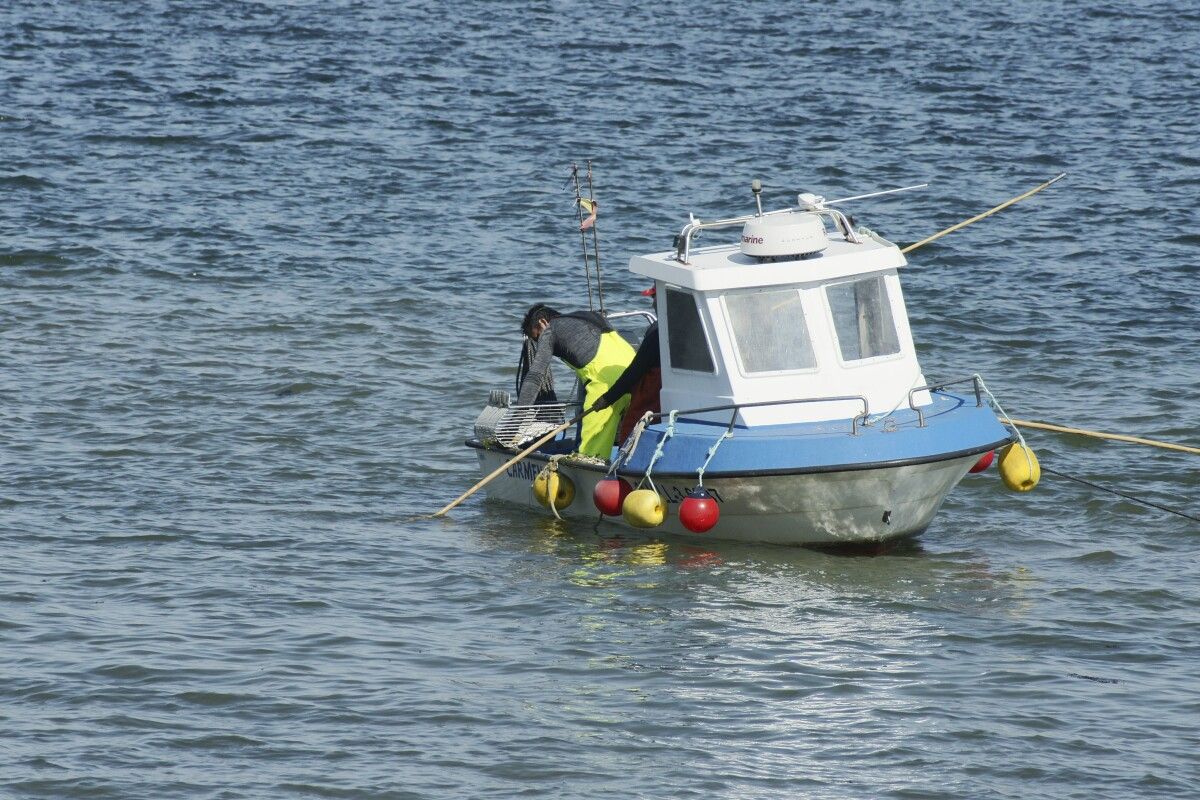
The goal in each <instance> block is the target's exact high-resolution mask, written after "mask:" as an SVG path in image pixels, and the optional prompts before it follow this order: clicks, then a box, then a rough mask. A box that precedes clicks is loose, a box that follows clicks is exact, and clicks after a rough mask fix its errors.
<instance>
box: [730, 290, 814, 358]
mask: <svg viewBox="0 0 1200 800" xmlns="http://www.w3.org/2000/svg"><path fill="white" fill-rule="evenodd" d="M725 309H726V310H727V311H728V312H729V323H730V325H731V327H732V328H733V340H734V342H735V343H736V344H737V351H738V359H739V360H740V361H741V362H742V369H744V370H745V371H746V372H747V373H754V372H785V371H791V370H800V369H813V368H814V367H816V366H817V359H816V357H815V356H813V348H812V340H811V339H810V338H809V336H808V326H807V325H806V324H805V322H804V309H803V307H802V306H801V303H800V292H799V291H797V290H796V289H782V290H772V291H766V292H739V293H736V294H727V295H725Z"/></svg>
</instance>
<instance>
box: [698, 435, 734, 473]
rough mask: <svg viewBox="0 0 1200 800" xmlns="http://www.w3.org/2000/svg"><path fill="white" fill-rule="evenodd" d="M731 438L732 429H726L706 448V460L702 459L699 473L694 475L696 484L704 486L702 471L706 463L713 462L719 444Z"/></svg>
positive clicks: (706, 467)
mask: <svg viewBox="0 0 1200 800" xmlns="http://www.w3.org/2000/svg"><path fill="white" fill-rule="evenodd" d="M731 436H733V428H732V427H730V428H726V429H725V431H724V433H722V434H721V435H720V436H718V437H717V440H716V441H715V442H713V445H712V447H710V448H708V458H706V459H704V463H703V464H701V465H700V471H699V472H697V473H696V483H698V484H699V485H701V486H703V485H704V470H706V469H708V463H709V462H710V461H712V460H713V456H715V455H716V454H717V448H718V447H720V446H721V442H723V441H725V440H726V439H728V438H730V437H731Z"/></svg>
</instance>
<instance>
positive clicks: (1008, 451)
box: [1000, 442, 1042, 492]
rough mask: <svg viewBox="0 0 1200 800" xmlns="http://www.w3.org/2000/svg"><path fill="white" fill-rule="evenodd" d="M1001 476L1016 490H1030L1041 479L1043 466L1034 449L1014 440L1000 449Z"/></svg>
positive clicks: (1006, 484) (1008, 485)
mask: <svg viewBox="0 0 1200 800" xmlns="http://www.w3.org/2000/svg"><path fill="white" fill-rule="evenodd" d="M1000 478H1001V479H1002V480H1003V481H1004V485H1005V486H1007V487H1008V488H1009V489H1011V490H1013V491H1014V492H1028V491H1030V490H1032V489H1033V487H1035V486H1037V485H1038V481H1039V480H1041V478H1042V468H1041V466H1040V465H1039V464H1038V460H1037V456H1036V455H1034V454H1033V451H1032V450H1030V449H1029V448H1028V447H1026V446H1025V445H1023V444H1020V443H1019V442H1013V443H1012V444H1010V445H1008V446H1007V447H1005V448H1004V449H1003V450H1001V451H1000Z"/></svg>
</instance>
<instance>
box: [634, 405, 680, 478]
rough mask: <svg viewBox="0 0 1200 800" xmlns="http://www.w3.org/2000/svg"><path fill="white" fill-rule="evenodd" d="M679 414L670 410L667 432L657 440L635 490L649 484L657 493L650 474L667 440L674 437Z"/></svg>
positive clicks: (660, 456) (675, 410)
mask: <svg viewBox="0 0 1200 800" xmlns="http://www.w3.org/2000/svg"><path fill="white" fill-rule="evenodd" d="M678 413H679V409H672V410H671V414H670V416H669V417H668V420H667V430H666V431H665V432H664V433H663V437H662V438H661V439H659V440H658V446H657V447H655V448H654V455H652V456H650V463H649V464H647V465H646V474H645V475H643V476H642V479H641V480H640V481H638V485H637V488H641V485H642V484H643V483H646V482H649V483H650V488H651V489H652V490H654V491H655V492H658V487H657V486H655V485H654V479H653V478H651V477H650V473H651V472H652V471H653V470H654V465H655V463H657V462H658V459H660V458H662V454H663V448H664V447H666V445H667V440H668V439H670V438H671V437H672V436H674V435H675V415H676V414H678Z"/></svg>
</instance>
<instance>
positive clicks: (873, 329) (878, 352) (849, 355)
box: [825, 275, 900, 361]
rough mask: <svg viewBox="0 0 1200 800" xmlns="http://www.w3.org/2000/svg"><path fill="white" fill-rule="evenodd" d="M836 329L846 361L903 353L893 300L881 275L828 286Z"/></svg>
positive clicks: (843, 358) (839, 345)
mask: <svg viewBox="0 0 1200 800" xmlns="http://www.w3.org/2000/svg"><path fill="white" fill-rule="evenodd" d="M825 296H826V298H827V299H828V300H829V309H830V311H832V312H833V328H834V332H835V333H836V335H837V341H838V348H839V349H840V350H841V353H842V360H844V361H861V360H863V359H867V358H876V357H878V356H890V355H894V354H896V353H899V352H900V337H899V336H898V335H897V334H896V323H895V320H893V319H892V303H891V299H890V298H889V297H888V291H887V284H886V283H885V282H884V280H883V276H882V275H876V276H875V277H872V278H863V279H860V280H855V281H848V282H846V283H836V284H833V285H832V286H827V287H825Z"/></svg>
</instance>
